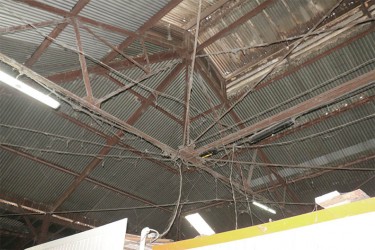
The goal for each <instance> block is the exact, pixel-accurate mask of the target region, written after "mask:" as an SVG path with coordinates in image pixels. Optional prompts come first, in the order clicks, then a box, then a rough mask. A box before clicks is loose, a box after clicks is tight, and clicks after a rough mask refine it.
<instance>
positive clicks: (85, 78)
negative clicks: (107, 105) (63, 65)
mask: <svg viewBox="0 0 375 250" xmlns="http://www.w3.org/2000/svg"><path fill="white" fill-rule="evenodd" d="M72 23H73V28H74V33H75V34H76V44H77V49H78V51H79V54H78V57H79V63H80V65H81V70H82V76H83V82H84V84H85V89H86V98H87V101H88V102H90V103H94V97H93V95H92V89H91V83H90V77H89V72H88V71H87V64H86V58H85V55H84V51H83V47H82V42H81V33H80V31H79V26H78V23H77V20H76V19H75V18H72Z"/></svg>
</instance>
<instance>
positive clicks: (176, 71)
mask: <svg viewBox="0 0 375 250" xmlns="http://www.w3.org/2000/svg"><path fill="white" fill-rule="evenodd" d="M182 67H183V65H182V64H180V65H178V66H176V67H175V68H174V69H173V70H172V72H171V73H170V74H169V75H168V76H167V77H166V78H165V79H164V81H162V82H161V83H160V85H159V86H158V87H157V88H156V91H160V92H162V91H163V90H165V88H167V86H168V85H169V84H170V83H171V82H172V81H173V79H174V78H175V77H176V76H177V75H178V74H179V73H180V71H181V69H182ZM148 99H150V100H151V99H155V94H150V96H149V97H148ZM149 106H150V104H149V103H143V104H142V105H141V107H139V108H138V109H137V110H136V111H135V112H134V113H133V115H131V116H130V117H129V119H127V121H126V123H127V124H128V125H134V124H135V123H136V122H137V121H138V120H139V118H140V117H141V116H142V114H143V113H144V112H145V111H146V110H147V109H148V107H149ZM123 135H124V133H123V132H122V131H121V132H118V133H117V134H116V135H115V136H113V137H111V138H110V139H109V140H107V145H106V146H105V147H103V149H102V150H100V152H99V154H98V157H97V158H96V159H94V160H92V161H91V162H90V163H89V164H88V165H87V166H86V167H85V169H84V170H83V172H82V173H81V174H80V175H79V176H78V177H77V178H76V179H75V180H74V182H73V183H72V184H71V185H70V186H69V188H68V189H67V190H66V191H65V192H64V193H63V194H62V195H61V196H60V197H59V198H58V199H57V200H56V201H55V203H54V204H53V205H52V209H51V211H52V212H53V211H55V210H56V209H57V208H58V207H60V206H61V205H62V204H63V203H64V202H65V201H66V200H67V199H68V198H69V197H70V195H71V194H72V193H73V192H74V191H75V190H76V189H77V188H78V186H79V185H80V184H81V183H82V182H83V181H84V179H85V178H86V177H87V176H88V175H89V174H90V173H91V172H92V171H93V170H94V169H95V168H96V167H97V166H98V165H99V164H100V163H101V162H102V161H103V159H104V157H105V156H106V155H107V154H108V153H109V152H110V151H111V147H112V146H114V145H116V144H118V143H119V141H120V138H121V137H122V136H123Z"/></svg>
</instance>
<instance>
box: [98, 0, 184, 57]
mask: <svg viewBox="0 0 375 250" xmlns="http://www.w3.org/2000/svg"><path fill="white" fill-rule="evenodd" d="M181 2H182V0H171V1H170V2H169V3H168V4H167V5H165V6H164V7H163V8H162V9H161V10H159V11H158V12H157V13H156V14H155V15H154V16H152V17H151V18H150V19H149V20H147V21H146V22H145V23H144V24H143V25H142V26H141V27H140V28H139V29H138V31H137V34H139V35H143V34H144V33H145V32H146V31H147V30H149V29H150V28H152V27H153V26H154V25H155V24H156V23H157V22H158V21H159V20H160V19H161V18H162V17H163V16H165V15H166V14H168V12H170V11H171V10H172V9H174V8H175V7H176V6H177V5H179V4H180V3H181ZM135 39H136V37H129V38H127V39H126V40H125V41H123V42H122V43H121V44H119V45H118V46H117V48H118V49H119V50H124V49H125V48H127V47H128V46H129V45H130V44H132V43H133V42H134V41H135ZM116 56H117V52H116V51H115V50H112V51H111V52H110V53H109V54H108V55H107V56H105V57H104V58H103V59H102V61H103V62H104V63H108V62H110V61H111V60H112V59H114V58H115V57H116Z"/></svg>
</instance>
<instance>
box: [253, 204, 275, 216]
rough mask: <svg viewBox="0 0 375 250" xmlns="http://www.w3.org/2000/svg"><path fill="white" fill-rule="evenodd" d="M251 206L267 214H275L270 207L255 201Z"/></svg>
mask: <svg viewBox="0 0 375 250" xmlns="http://www.w3.org/2000/svg"><path fill="white" fill-rule="evenodd" d="M253 205H255V206H257V207H259V208H261V209H263V210H266V211H267V212H270V213H271V214H276V210H274V209H272V208H270V207H267V206H266V205H263V204H262V203H259V202H257V201H253Z"/></svg>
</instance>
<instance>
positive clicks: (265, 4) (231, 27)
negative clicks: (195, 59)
mask: <svg viewBox="0 0 375 250" xmlns="http://www.w3.org/2000/svg"><path fill="white" fill-rule="evenodd" d="M274 2H276V0H266V1H265V2H263V3H261V4H259V5H258V6H257V7H256V8H255V9H253V10H251V11H250V12H248V13H247V14H245V15H243V16H242V17H240V18H239V19H237V20H236V21H234V22H233V23H231V24H229V25H228V26H226V27H225V28H224V29H222V30H221V31H219V32H218V33H216V34H215V35H213V36H211V37H210V38H209V39H207V40H206V41H204V42H203V43H202V44H200V45H199V46H198V49H197V51H201V50H202V49H204V48H206V47H207V46H209V45H211V44H212V43H214V42H216V41H217V40H219V39H220V38H222V37H224V36H226V35H228V34H230V33H231V32H233V31H234V30H235V29H236V28H237V27H238V26H240V25H241V24H243V23H245V22H247V21H248V20H249V19H250V18H252V17H254V16H256V15H258V14H259V13H261V12H262V11H263V10H264V9H266V8H267V7H268V6H269V5H271V4H273V3H274Z"/></svg>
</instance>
